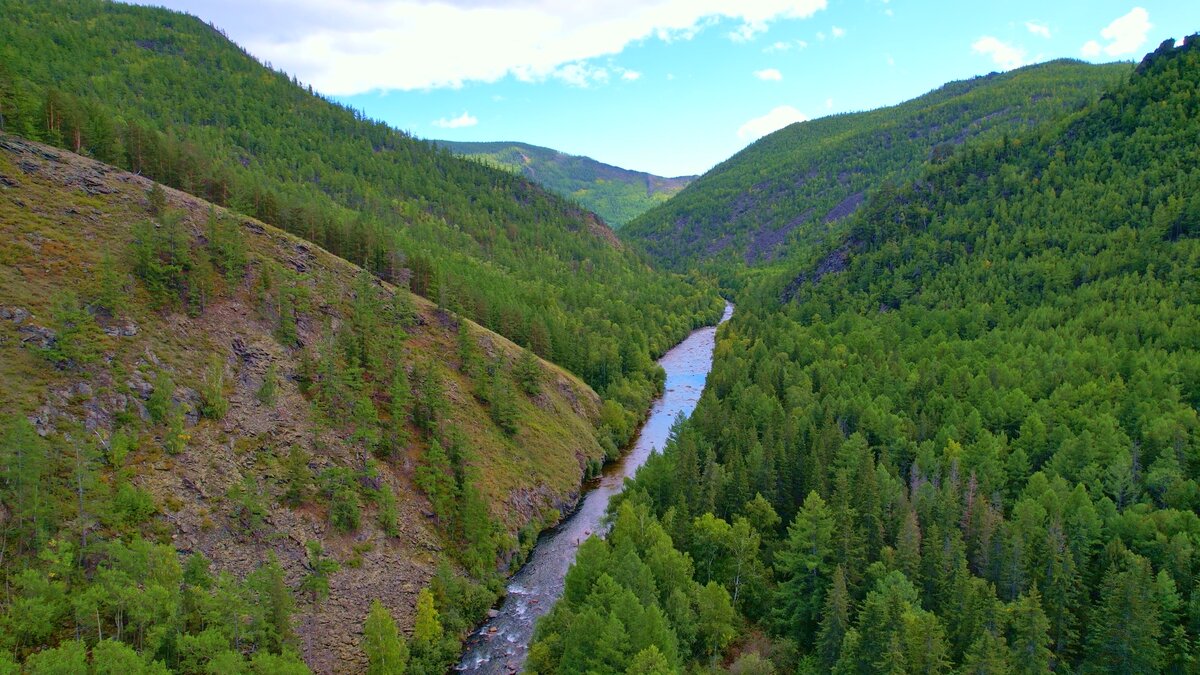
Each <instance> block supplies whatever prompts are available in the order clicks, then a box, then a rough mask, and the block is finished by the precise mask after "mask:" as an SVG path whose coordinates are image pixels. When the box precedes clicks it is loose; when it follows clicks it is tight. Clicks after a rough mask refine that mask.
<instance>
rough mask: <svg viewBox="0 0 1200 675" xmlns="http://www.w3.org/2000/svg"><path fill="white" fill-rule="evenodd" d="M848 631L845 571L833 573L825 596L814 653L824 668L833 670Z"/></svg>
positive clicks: (838, 569)
mask: <svg viewBox="0 0 1200 675" xmlns="http://www.w3.org/2000/svg"><path fill="white" fill-rule="evenodd" d="M849 630H850V592H849V591H848V590H846V570H845V568H844V567H842V566H841V565H838V566H837V569H835V570H834V571H833V581H832V582H831V583H830V584H829V593H828V594H826V596H825V607H824V611H823V612H822V613H821V627H820V630H819V631H818V632H817V644H816V650H815V651H816V653H817V656H818V657H820V659H821V662H822V663H824V664H825V667H826V668H833V667H834V665H836V664H837V662H838V659H839V658H841V654H842V641H843V639H844V638H845V636H846V632H847V631H849Z"/></svg>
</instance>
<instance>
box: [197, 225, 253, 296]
mask: <svg viewBox="0 0 1200 675" xmlns="http://www.w3.org/2000/svg"><path fill="white" fill-rule="evenodd" d="M205 237H206V238H207V240H208V241H207V242H206V247H207V249H208V256H209V261H210V262H211V263H212V266H213V267H215V268H216V269H217V271H218V272H220V273H221V274H222V275H223V276H224V278H225V282H226V283H228V284H230V285H234V284H236V283H238V282H239V281H241V279H242V277H243V276H244V275H245V273H246V263H247V259H246V242H245V239H244V238H243V237H242V230H241V227H239V226H238V224H237V223H234V222H232V221H231V220H229V219H228V218H219V217H218V216H217V214H216V211H215V210H213V209H210V210H209V212H208V224H207V226H206V228H205Z"/></svg>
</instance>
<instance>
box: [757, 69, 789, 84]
mask: <svg viewBox="0 0 1200 675" xmlns="http://www.w3.org/2000/svg"><path fill="white" fill-rule="evenodd" d="M754 76H755V77H757V78H758V79H760V80H764V81H768V82H778V81H780V80H782V79H783V73H781V72H779V70H777V69H775V68H764V69H763V70H756V71H754Z"/></svg>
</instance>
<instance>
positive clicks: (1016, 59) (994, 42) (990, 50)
mask: <svg viewBox="0 0 1200 675" xmlns="http://www.w3.org/2000/svg"><path fill="white" fill-rule="evenodd" d="M971 51H973V52H975V53H976V54H984V55H986V56H990V57H991V59H992V63H995V64H996V65H998V66H1000V67H1001V68H1003V69H1004V70H1012V69H1013V68H1020V67H1021V66H1023V65H1025V50H1024V49H1022V48H1020V47H1017V46H1016V45H1010V44H1008V43H1007V42H1003V41H1001V40H1000V39H999V38H995V37H992V36H991V35H985V36H983V37H981V38H979V39H978V40H976V41H975V42H973V43H972V44H971Z"/></svg>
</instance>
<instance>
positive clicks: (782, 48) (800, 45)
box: [763, 40, 808, 54]
mask: <svg viewBox="0 0 1200 675" xmlns="http://www.w3.org/2000/svg"><path fill="white" fill-rule="evenodd" d="M807 46H808V43H807V42H805V41H804V40H793V41H791V42H773V43H771V44H769V45H767V46H766V47H763V52H764V53H766V54H772V53H775V52H787V51H791V50H793V49H804V48H805V47H807Z"/></svg>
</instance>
